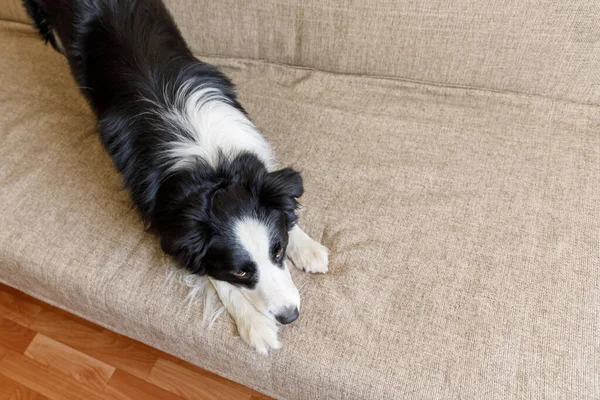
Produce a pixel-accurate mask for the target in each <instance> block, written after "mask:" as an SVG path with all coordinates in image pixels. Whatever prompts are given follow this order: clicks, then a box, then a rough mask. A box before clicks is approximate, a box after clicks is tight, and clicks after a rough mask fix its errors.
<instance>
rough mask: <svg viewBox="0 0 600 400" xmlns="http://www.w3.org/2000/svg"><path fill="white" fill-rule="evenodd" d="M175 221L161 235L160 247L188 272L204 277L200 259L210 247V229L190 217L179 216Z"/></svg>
mask: <svg viewBox="0 0 600 400" xmlns="http://www.w3.org/2000/svg"><path fill="white" fill-rule="evenodd" d="M176 220H177V222H175V223H173V224H171V225H170V226H169V229H168V230H166V231H163V232H162V233H161V237H160V246H161V247H162V249H163V251H164V252H165V253H167V254H169V255H171V256H172V257H174V258H175V259H176V260H177V261H178V262H179V264H180V265H182V266H183V267H185V268H186V269H188V270H189V271H190V272H192V273H194V274H198V275H205V274H206V269H205V268H204V266H203V263H202V259H203V258H204V256H205V255H206V252H207V251H208V248H209V247H210V242H211V237H212V235H211V233H210V229H209V228H208V226H206V225H205V224H203V223H201V222H199V221H197V220H195V219H194V218H190V216H180V217H179V218H176Z"/></svg>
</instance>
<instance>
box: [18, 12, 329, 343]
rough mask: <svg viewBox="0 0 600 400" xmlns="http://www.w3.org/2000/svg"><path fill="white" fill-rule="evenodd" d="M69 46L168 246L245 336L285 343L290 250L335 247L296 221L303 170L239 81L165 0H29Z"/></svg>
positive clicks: (56, 43) (114, 150)
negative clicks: (250, 109)
mask: <svg viewBox="0 0 600 400" xmlns="http://www.w3.org/2000/svg"><path fill="white" fill-rule="evenodd" d="M25 6H26V8H27V10H28V12H29V14H30V15H31V16H32V18H33V19H34V22H35V24H36V26H37V28H38V29H39V31H40V34H41V35H42V37H43V38H45V39H46V41H48V42H50V43H51V44H52V46H53V47H54V48H56V49H57V50H58V51H60V52H61V53H63V54H64V55H65V57H66V58H67V60H68V61H69V65H70V67H71V71H72V73H73V76H74V77H75V79H76V81H77V83H78V84H79V86H80V88H81V91H82V93H83V94H84V95H85V96H86V97H87V99H88V100H89V102H90V104H91V106H92V108H93V109H94V111H95V113H96V115H97V117H98V122H99V130H100V135H101V139H102V142H103V144H104V146H105V148H106V149H107V151H108V153H109V154H110V156H111V158H112V160H113V163H114V165H115V166H116V168H117V169H118V170H119V171H120V172H121V173H122V175H123V178H124V181H125V185H126V187H127V189H128V190H129V192H130V194H131V198H132V200H133V202H134V203H135V205H136V206H137V208H138V210H139V211H140V214H141V216H142V218H143V219H144V221H145V222H146V223H147V225H148V226H149V227H150V228H151V229H152V230H153V231H154V232H156V234H157V235H158V236H159V238H160V242H161V246H162V248H163V249H164V251H165V252H166V253H167V254H169V255H171V256H173V257H174V258H175V259H176V260H177V261H178V262H179V264H181V265H182V266H183V267H185V268H187V269H188V270H189V271H191V272H192V273H195V274H198V275H207V276H208V277H209V279H211V281H212V283H213V285H214V287H215V289H216V290H217V292H218V294H219V297H220V298H221V300H222V301H223V303H224V305H225V307H226V308H227V310H228V311H229V312H230V313H231V315H232V316H233V318H234V319H235V321H236V323H237V325H238V330H239V332H240V335H241V336H242V338H243V339H244V340H246V341H247V342H248V343H249V344H251V345H252V346H254V347H255V348H256V349H257V350H259V351H261V352H266V351H267V350H268V348H269V347H272V348H277V347H278V346H279V344H278V341H277V333H276V332H277V325H276V323H275V319H276V320H277V321H279V322H280V323H289V322H292V321H293V320H295V319H296V317H297V316H298V309H299V307H300V297H299V294H298V290H297V289H296V287H295V286H294V284H293V282H292V280H291V277H290V274H289V271H288V269H287V265H286V263H285V255H286V250H287V255H288V256H289V257H290V258H291V259H292V261H293V262H294V264H295V265H296V266H297V267H299V268H300V269H304V270H306V271H308V272H321V273H324V272H326V271H327V250H326V249H325V248H324V247H323V246H321V245H320V244H318V243H316V242H314V241H313V240H312V239H310V238H309V237H308V236H307V235H306V234H305V233H304V232H303V231H302V230H300V228H299V227H298V226H297V225H296V220H297V217H296V209H297V201H296V199H297V198H298V197H300V196H301V195H302V192H303V186H302V178H301V177H300V175H299V174H298V172H296V171H294V170H292V169H290V168H286V169H282V170H275V157H274V154H273V152H272V150H271V147H270V146H269V144H268V143H267V142H266V140H265V139H264V137H263V136H262V135H261V134H260V132H259V131H258V130H257V129H256V127H255V126H254V125H253V124H252V122H251V121H250V120H249V118H248V116H247V115H246V112H245V111H244V109H243V108H242V106H241V105H240V104H239V103H238V101H237V99H236V95H235V92H234V89H233V86H232V84H231V82H230V81H229V80H228V78H227V77H225V76H224V75H223V74H222V73H220V72H219V71H218V70H217V69H216V68H214V67H213V66H211V65H208V64H205V63H202V62H200V61H198V60H197V59H196V58H195V57H194V56H193V55H192V53H191V52H190V50H189V49H188V47H187V45H186V43H185V41H184V40H183V38H182V37H181V34H180V33H179V31H178V29H177V27H176V26H175V24H174V22H173V21H172V19H171V17H170V15H169V13H168V12H167V11H166V9H165V7H164V5H163V4H162V2H161V1H160V0H25Z"/></svg>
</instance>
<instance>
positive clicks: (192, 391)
mask: <svg viewBox="0 0 600 400" xmlns="http://www.w3.org/2000/svg"><path fill="white" fill-rule="evenodd" d="M148 382H150V383H152V384H154V385H156V386H158V387H161V388H163V389H165V390H168V391H169V392H171V393H175V394H176V395H178V396H181V397H183V398H184V399H188V400H195V399H210V400H223V399H232V400H233V399H245V400H249V399H250V395H249V394H248V393H246V392H245V391H240V390H238V389H237V388H234V387H231V386H230V385H228V384H224V383H222V382H217V381H213V380H212V379H210V378H207V377H206V376H204V375H203V374H199V373H197V372H195V371H191V370H189V369H187V368H185V367H184V366H182V365H179V364H175V363H173V362H171V361H166V360H162V359H160V358H159V359H158V361H156V365H155V366H154V368H152V371H150V375H149V376H148Z"/></svg>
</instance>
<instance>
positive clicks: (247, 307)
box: [209, 278, 281, 355]
mask: <svg viewBox="0 0 600 400" xmlns="http://www.w3.org/2000/svg"><path fill="white" fill-rule="evenodd" d="M209 279H210V282H211V283H212V285H213V286H214V288H215V290H216V291H217V293H218V295H219V298H220V299H221V301H222V302H223V305H224V306H225V309H226V310H227V311H228V312H229V314H230V315H231V317H232V318H233V320H234V321H235V323H236V325H237V329H238V332H239V334H240V336H241V338H242V339H243V340H244V341H245V342H246V343H248V344H249V345H250V346H252V347H253V348H254V349H256V351H258V352H259V353H261V354H265V355H266V354H268V352H269V348H271V349H278V348H280V347H281V344H280V343H279V340H278V339H277V323H276V322H275V320H274V319H273V318H269V317H267V316H265V315H263V314H262V313H260V312H259V311H258V310H257V309H256V308H255V307H254V306H253V305H252V304H250V302H249V301H248V300H246V298H245V297H244V295H243V294H242V293H241V292H240V289H239V288H237V287H235V286H234V285H232V284H229V283H227V282H223V281H218V280H215V279H212V278H209Z"/></svg>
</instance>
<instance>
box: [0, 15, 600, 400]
mask: <svg viewBox="0 0 600 400" xmlns="http://www.w3.org/2000/svg"><path fill="white" fill-rule="evenodd" d="M0 47H1V48H2V49H3V54H2V57H0V68H1V70H2V71H3V72H2V74H1V75H0V87H2V90H1V91H0V107H1V111H0V204H1V205H2V208H1V209H0V226H1V227H2V228H1V229H0V281H2V282H4V283H6V284H8V285H10V286H14V287H16V288H18V289H20V290H23V291H25V292H27V293H29V294H31V295H33V296H36V297H38V298H40V299H43V300H44V301H47V302H49V303H50V304H53V305H57V306H59V307H62V308H64V309H66V310H69V311H70V312H73V313H75V314H78V315H80V316H82V317H84V318H86V319H89V320H91V321H93V322H96V323H98V324H100V325H103V326H105V327H108V328H110V329H113V330H115V331H117V332H119V333H122V334H125V335H128V336H130V337H132V338H135V339H138V340H141V341H143V342H145V343H148V344H150V345H152V346H154V347H157V348H159V349H161V350H164V351H167V352H169V353H172V354H174V355H176V356H179V357H181V358H183V359H185V360H188V361H190V362H192V363H195V364H197V365H199V366H201V367H203V368H206V369H208V370H211V371H214V372H216V373H218V374H221V375H223V376H226V377H228V378H230V379H233V380H235V381H237V382H240V383H242V384H245V385H248V386H250V387H253V388H255V389H258V390H259V391H262V392H264V393H267V394H269V395H272V396H275V397H277V398H284V399H285V398H287V399H316V398H329V399H352V398H361V399H391V398H458V397H460V398H465V399H481V398H487V399H505V398H548V397H552V398H574V397H577V398H593V397H595V396H596V395H597V390H598V386H597V383H598V381H597V372H598V371H599V370H600V359H599V358H598V357H595V356H594V355H595V354H597V353H598V350H599V349H598V338H597V332H598V321H600V315H599V310H600V289H599V288H600V278H599V275H600V274H599V273H598V271H599V267H600V265H599V254H600V253H599V241H598V237H599V236H598V235H599V232H600V219H599V218H598V216H599V215H600V184H599V182H600V134H599V129H600V112H599V111H600V110H599V109H598V108H597V107H593V106H590V105H583V104H576V103H572V102H560V101H556V100H549V99H545V98H541V97H533V96H522V95H514V94H504V93H497V92H486V91H478V90H469V89H461V88H446V87H434V86H427V85H420V84H416V83H408V82H403V81H399V80H389V79H377V78H367V77H360V76H352V75H335V74H327V73H323V72H317V71H313V70H307V69H299V68H291V67H286V66H279V65H273V64H268V63H264V62H258V61H248V60H236V59H226V58H220V59H215V58H212V59H211V58H208V59H205V60H206V61H209V62H212V63H215V64H218V65H220V66H222V67H223V69H224V70H225V72H226V73H228V74H229V75H230V76H231V77H232V78H233V80H234V81H235V82H236V83H237V84H238V87H239V91H240V94H241V100H242V103H243V104H245V106H246V107H247V109H248V111H249V113H250V115H252V116H253V118H254V120H255V122H256V124H257V125H258V126H259V127H260V128H261V129H262V131H263V132H264V134H265V135H266V137H267V138H268V139H269V141H271V142H272V143H273V144H274V146H275V148H276V149H277V153H278V155H279V158H280V162H281V164H282V165H293V166H294V167H296V168H298V169H300V170H301V171H302V172H303V176H304V181H305V189H306V194H305V195H304V197H303V198H302V203H303V205H304V209H303V211H302V214H301V225H302V226H303V227H304V228H305V230H306V231H307V232H308V233H309V234H311V235H312V236H313V237H315V238H316V239H319V240H321V241H322V242H323V243H324V244H325V245H327V246H328V247H329V248H330V251H331V255H330V258H331V265H330V272H329V274H328V275H326V276H307V275H304V274H302V273H298V272H296V271H293V276H294V279H295V281H296V283H297V285H298V286H299V287H301V293H302V299H303V306H302V314H301V316H300V318H299V320H298V321H296V322H295V323H294V324H292V325H290V326H285V327H283V328H282V329H281V332H280V336H281V340H282V343H283V345H284V347H283V348H282V349H281V350H278V351H275V352H273V353H272V354H271V355H270V356H268V357H263V356H259V355H257V354H255V353H254V352H253V351H251V350H250V349H249V348H248V347H247V346H246V345H245V344H244V343H243V342H242V341H241V339H240V338H239V337H237V336H236V334H235V327H234V325H233V323H232V322H231V320H230V318H229V317H228V316H226V315H225V316H223V317H222V318H220V319H218V320H217V321H216V323H215V324H214V325H213V326H212V327H211V328H209V327H207V326H206V325H204V324H203V323H202V313H201V311H200V309H201V307H200V306H199V305H198V304H197V303H191V306H189V305H188V303H187V302H186V295H187V293H188V289H187V287H186V286H185V285H183V284H181V283H180V282H179V281H177V280H168V279H167V275H168V271H170V270H171V269H172V263H171V261H170V260H169V259H168V258H166V257H164V256H163V254H162V253H161V251H160V248H159V245H158V243H157V240H156V238H155V237H153V236H152V235H151V234H149V233H147V232H145V231H144V229H143V226H142V223H141V222H140V220H139V218H138V216H137V215H136V212H135V210H134V209H133V208H132V206H131V203H130V201H129V199H128V196H127V193H126V192H125V191H124V190H122V185H121V181H120V177H119V176H118V174H117V173H116V172H115V171H114V169H113V168H112V165H111V161H110V159H109V158H108V156H107V155H106V153H105V152H104V151H103V149H102V147H101V145H100V143H99V140H98V137H97V134H96V132H95V121H94V117H93V115H92V113H91V112H90V110H89V108H88V106H87V104H86V102H85V101H84V99H83V98H82V97H81V95H80V94H79V93H78V90H77V87H76V86H75V84H74V82H73V80H72V78H71V76H70V74H69V71H68V68H67V64H66V62H65V60H64V59H63V58H62V57H61V56H60V55H59V54H57V53H55V52H54V51H52V50H51V49H50V48H49V47H48V46H44V45H43V43H42V42H41V41H40V40H39V38H38V37H37V35H36V33H35V32H34V31H33V30H32V29H31V28H30V27H28V26H26V25H23V24H18V23H13V22H2V23H0Z"/></svg>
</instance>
